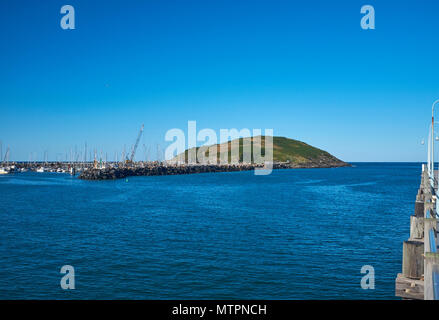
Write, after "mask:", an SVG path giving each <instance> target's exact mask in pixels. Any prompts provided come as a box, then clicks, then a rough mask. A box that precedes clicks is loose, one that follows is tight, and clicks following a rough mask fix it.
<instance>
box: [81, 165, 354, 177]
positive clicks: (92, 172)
mask: <svg viewBox="0 0 439 320" xmlns="http://www.w3.org/2000/svg"><path fill="white" fill-rule="evenodd" d="M343 166H349V165H348V164H344V165H342V164H340V163H334V164H320V165H319V164H311V165H310V164H307V165H297V164H290V163H273V169H298V168H334V167H343ZM262 168H263V165H262V164H242V163H240V164H224V165H214V164H212V165H200V164H194V165H188V164H185V165H169V164H156V165H146V166H133V167H109V168H104V169H94V168H88V169H86V170H84V171H83V172H82V173H81V174H80V175H79V178H80V179H84V180H113V179H123V178H126V177H133V176H164V175H179V174H195V173H208V172H233V171H249V170H255V169H262Z"/></svg>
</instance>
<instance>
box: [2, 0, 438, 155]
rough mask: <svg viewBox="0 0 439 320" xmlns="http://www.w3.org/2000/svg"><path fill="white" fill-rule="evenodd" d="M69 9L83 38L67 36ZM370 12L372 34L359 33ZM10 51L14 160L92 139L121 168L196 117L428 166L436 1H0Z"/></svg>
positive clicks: (5, 99) (5, 82)
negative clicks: (119, 159)
mask: <svg viewBox="0 0 439 320" xmlns="http://www.w3.org/2000/svg"><path fill="white" fill-rule="evenodd" d="M64 4H70V5H73V6H74V7H75V11H76V29H75V30H63V29H61V27H60V19H61V17H62V14H61V13H60V8H61V6H62V5H64ZM364 4H371V5H373V6H374V7H375V11H376V12H375V13H376V29H375V30H367V31H366V30H362V29H361V28H360V19H361V17H362V14H361V13H360V8H361V6H362V5H364ZM0 40H1V44H0V57H1V59H0V110H1V115H0V140H1V141H2V142H3V154H4V151H5V147H6V145H10V147H11V159H15V160H28V159H29V154H30V152H33V153H34V156H33V157H34V158H35V155H36V156H37V157H38V158H39V159H42V158H43V153H44V150H48V152H49V157H50V158H51V159H55V157H58V156H59V157H61V155H65V153H66V152H68V151H69V150H70V148H72V149H73V148H75V146H77V148H78V150H79V149H81V148H83V145H84V142H85V141H87V143H88V147H89V150H90V149H92V148H97V149H98V150H101V149H103V150H104V152H108V155H109V157H113V155H114V152H115V151H119V152H120V151H121V150H122V148H123V145H124V144H126V145H127V149H128V148H129V147H130V146H131V145H132V144H133V143H134V140H135V138H136V135H137V132H138V130H139V127H140V125H141V124H142V123H145V135H144V137H143V138H142V141H141V146H142V144H147V145H152V146H153V148H155V147H154V146H155V144H157V143H160V144H162V146H165V141H164V134H165V132H166V131H167V130H168V129H171V128H181V129H185V128H186V127H187V121H188V120H196V121H197V125H198V129H202V128H213V129H215V130H219V129H220V128H273V129H274V134H275V135H279V136H286V137H290V138H295V139H299V140H302V141H305V142H307V143H309V144H311V145H314V146H317V147H319V148H322V149H325V150H327V151H328V152H330V153H332V154H334V155H336V156H338V157H339V158H341V159H343V160H346V161H424V160H425V159H426V147H425V145H424V146H422V145H421V144H420V141H421V140H422V138H427V132H428V124H429V121H430V113H431V103H432V102H433V101H434V99H437V98H439V2H438V1H433V0H431V1H419V0H418V1H388V0H386V1H383V0H381V1H368V0H367V1H366V0H364V1H356V0H349V1H323V0H322V1H314V0H311V1H292V0H291V1H273V0H270V1H268V0H264V1H259V0H252V1H250V0H246V1H241V0H233V1H232V0H230V1H229V0H210V1H206V0H202V1H192V0H179V1H169V0H160V1H157V0H154V1H152V0H149V1H148V0H142V1H141V0H139V1H110V0H107V1H89V0H84V1H78V0H69V1H67V0H63V1H19V0H3V1H1V2H0ZM438 116H439V114H438ZM141 146H140V148H139V150H141ZM437 149H438V150H439V148H437ZM140 152H141V151H140ZM63 157H65V156H63ZM138 158H140V155H139V157H138Z"/></svg>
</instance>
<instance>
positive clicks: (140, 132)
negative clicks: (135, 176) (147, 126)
mask: <svg viewBox="0 0 439 320" xmlns="http://www.w3.org/2000/svg"><path fill="white" fill-rule="evenodd" d="M143 128H144V125H143V124H142V126H141V127H140V131H139V134H138V135H137V139H136V143H135V144H134V147H133V150H132V152H131V157H130V159H129V162H130V163H133V160H134V155H135V154H136V150H137V146H138V145H139V141H140V137H141V136H142V132H143Z"/></svg>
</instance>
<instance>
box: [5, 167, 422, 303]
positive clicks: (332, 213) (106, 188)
mask: <svg viewBox="0 0 439 320" xmlns="http://www.w3.org/2000/svg"><path fill="white" fill-rule="evenodd" d="M420 174H421V164H420V163H355V164H354V167H352V168H337V169H293V170H276V171H273V173H272V174H271V175H268V176H255V175H254V174H253V172H232V173H208V174H196V175H181V176H158V177H133V178H129V179H128V181H126V180H117V181H81V180H79V179H75V178H72V177H70V176H68V175H65V174H55V173H21V174H15V175H7V176H0V261H1V264H0V299H394V298H395V297H394V281H395V277H396V275H397V273H398V272H400V270H401V261H402V241H404V240H406V239H407V238H408V236H409V225H410V218H409V217H410V215H411V214H413V212H414V201H415V196H416V192H417V189H418V187H419V182H420ZM63 265H72V266H73V267H74V268H75V286H76V288H75V290H63V289H62V288H61V286H60V279H61V277H62V276H63V275H62V274H60V269H61V267H62V266H63ZM363 265H371V266H373V267H374V270H375V289H374V290H363V289H362V288H361V286H360V281H361V278H362V276H363V274H361V273H360V271H361V267H362V266H363Z"/></svg>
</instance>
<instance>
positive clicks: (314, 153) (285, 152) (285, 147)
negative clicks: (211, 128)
mask: <svg viewBox="0 0 439 320" xmlns="http://www.w3.org/2000/svg"><path fill="white" fill-rule="evenodd" d="M236 140H238V139H236ZM236 140H233V141H228V142H226V143H224V144H223V146H224V147H225V145H226V144H227V148H228V150H229V161H230V158H231V150H232V146H233V147H235V144H233V143H232V142H234V141H236ZM253 140H254V138H253V137H251V138H240V139H239V161H240V162H242V161H243V150H244V146H248V145H250V146H251V144H253V142H254V141H253ZM235 143H236V142H235ZM261 144H262V148H261V154H262V155H265V148H264V144H265V136H262V137H261ZM210 147H211V146H209V147H203V148H204V149H205V152H206V153H205V154H206V156H208V155H209V151H208V150H207V148H210ZM199 148H200V147H197V148H196V149H197V152H198V150H199ZM216 148H217V158H218V159H219V151H220V144H217V145H216ZM187 155H188V150H186V151H185V158H184V159H185V160H184V161H187ZM176 158H179V159H181V160H183V159H182V155H179V156H177V157H176ZM273 161H274V162H289V163H290V164H291V165H292V166H310V167H339V166H346V165H348V164H347V163H345V162H343V161H341V160H339V159H337V158H336V157H334V156H333V155H331V154H329V153H328V152H326V151H324V150H321V149H318V148H315V147H313V146H310V145H309V144H306V143H305V142H302V141H298V140H294V139H289V138H285V137H273ZM252 162H253V157H252Z"/></svg>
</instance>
